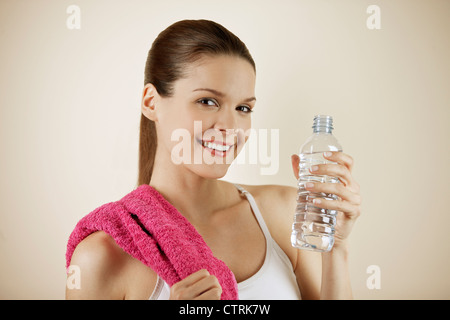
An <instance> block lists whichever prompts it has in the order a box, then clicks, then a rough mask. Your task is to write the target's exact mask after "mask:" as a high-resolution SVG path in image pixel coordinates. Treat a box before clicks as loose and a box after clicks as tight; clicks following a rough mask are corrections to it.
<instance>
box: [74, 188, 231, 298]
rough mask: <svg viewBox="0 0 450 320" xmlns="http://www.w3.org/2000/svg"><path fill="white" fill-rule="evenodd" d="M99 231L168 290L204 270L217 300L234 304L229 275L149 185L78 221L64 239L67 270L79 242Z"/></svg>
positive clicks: (195, 232)
mask: <svg viewBox="0 0 450 320" xmlns="http://www.w3.org/2000/svg"><path fill="white" fill-rule="evenodd" d="M99 230H102V231H104V232H106V233H107V234H109V235H110V236H111V237H113V238H114V240H115V241H116V243H117V244H118V245H119V246H120V247H121V248H122V249H123V250H125V251H126V252H127V253H128V254H130V255H131V256H133V257H134V258H136V259H138V260H140V261H142V262H143V263H144V264H145V265H147V266H149V267H150V268H152V270H154V271H155V272H156V273H157V274H158V275H159V276H160V277H161V278H162V279H163V280H164V281H166V282H167V284H168V285H169V286H172V285H173V284H175V283H176V282H178V281H180V280H182V279H184V278H185V277H187V276H188V275H190V274H192V273H194V272H196V271H198V270H200V269H206V270H208V271H209V273H210V274H212V275H214V276H216V277H217V279H218V280H219V283H220V285H221V286H222V296H221V299H222V300H232V299H238V290H237V283H236V279H235V277H234V274H233V273H232V272H231V270H230V269H229V268H228V267H227V266H226V264H225V263H224V262H223V261H221V260H219V259H217V258H216V257H214V255H213V253H212V251H211V249H210V248H209V247H208V246H207V245H206V243H205V241H204V240H203V238H202V237H201V235H200V234H199V233H198V232H197V230H195V228H194V226H193V225H192V224H190V223H189V221H188V220H187V219H186V218H185V217H183V216H182V215H181V214H180V213H179V212H178V210H177V209H176V208H175V207H174V206H172V205H171V204H170V203H169V202H168V201H167V200H166V199H165V198H164V197H163V196H162V195H161V194H160V193H159V192H158V191H157V190H156V189H154V188H153V187H151V186H149V185H146V184H144V185H141V186H139V187H138V188H137V189H135V190H134V191H132V192H130V193H129V194H127V195H126V196H125V197H123V198H122V199H121V200H119V201H116V202H111V203H107V204H105V205H103V206H101V207H99V208H97V209H95V210H94V211H92V212H91V213H90V214H88V215H86V216H85V217H84V218H82V219H81V220H80V221H79V222H78V224H77V225H76V227H75V229H74V230H73V232H72V234H71V235H70V237H69V242H68V244H67V252H66V267H68V266H69V265H70V260H71V258H72V254H73V251H74V250H75V247H76V246H77V245H78V243H80V241H82V240H83V239H84V238H86V237H87V236H88V235H90V234H91V233H93V232H95V231H99Z"/></svg>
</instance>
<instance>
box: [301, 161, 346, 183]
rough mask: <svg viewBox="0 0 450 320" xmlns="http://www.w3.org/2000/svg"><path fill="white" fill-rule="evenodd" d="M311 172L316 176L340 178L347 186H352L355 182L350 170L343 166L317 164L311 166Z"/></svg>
mask: <svg viewBox="0 0 450 320" xmlns="http://www.w3.org/2000/svg"><path fill="white" fill-rule="evenodd" d="M309 171H310V172H311V173H312V174H315V175H327V176H331V177H336V178H339V180H341V182H342V183H343V184H344V185H345V186H348V185H350V184H351V183H352V180H353V177H352V175H351V173H350V170H349V169H348V168H347V167H346V166H343V165H341V164H331V163H327V164H317V165H313V166H311V167H310V168H309Z"/></svg>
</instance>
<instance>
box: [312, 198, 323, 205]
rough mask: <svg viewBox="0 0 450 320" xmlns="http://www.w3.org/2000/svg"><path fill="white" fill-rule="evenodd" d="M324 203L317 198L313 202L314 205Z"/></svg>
mask: <svg viewBox="0 0 450 320" xmlns="http://www.w3.org/2000/svg"><path fill="white" fill-rule="evenodd" d="M321 202H322V201H320V199H317V198H315V199H314V200H313V203H314V204H320V203H321Z"/></svg>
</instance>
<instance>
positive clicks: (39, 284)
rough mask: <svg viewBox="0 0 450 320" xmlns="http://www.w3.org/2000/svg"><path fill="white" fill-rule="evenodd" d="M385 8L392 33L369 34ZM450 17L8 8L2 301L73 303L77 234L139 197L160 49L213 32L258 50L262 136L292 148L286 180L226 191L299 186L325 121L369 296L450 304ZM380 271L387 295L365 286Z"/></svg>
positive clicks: (141, 5)
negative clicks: (219, 27)
mask: <svg viewBox="0 0 450 320" xmlns="http://www.w3.org/2000/svg"><path fill="white" fill-rule="evenodd" d="M71 4H76V5H78V6H79V7H80V9H81V29H80V30H69V29H68V28H67V27H66V19H67V18H68V14H67V13H66V9H67V7H68V6H69V5H71ZM371 4H376V5H379V6H380V8H381V30H369V29H368V28H367V27H366V19H367V18H368V17H369V14H367V13H366V9H367V7H368V6H369V5H371ZM449 15H450V1H446V0H441V1H439V0H429V1H423V0H420V1H417V0H401V1H400V0H389V1H379V0H373V1H363V0H353V1H348V0H347V1H343V0H341V1H322V0H309V1H299V0H295V1H285V0H283V1H261V0H257V1H241V0H232V1H230V0H228V1H206V0H205V1H173V0H165V1H149V0H146V1H144V0H142V1H137V0H135V1H131V2H130V1H125V0H122V1H106V0H104V1H99V0H95V1H94V0H89V1H88V0H71V1H64V0H61V1H50V0H47V1H44V0H40V1H32V0H28V1H24V0H21V1H16V0H2V1H0V46H1V49H0V88H1V94H0V112H1V113H0V150H1V157H0V170H1V171H0V298H2V299H63V298H64V290H65V268H64V263H65V258H64V254H65V247H66V241H67V238H68V236H69V233H70V232H71V230H72V229H73V227H74V225H75V223H76V222H77V221H78V220H79V219H80V218H81V217H82V216H84V215H85V214H87V213H89V212H90V211H92V210H93V209H95V208H96V207H98V206H100V205H101V204H103V203H106V202H109V201H113V200H117V199H119V198H120V197H121V196H123V195H125V194H126V193H128V192H129V191H131V190H132V189H133V188H134V187H135V183H136V175H137V146H138V144H137V141H138V125H139V118H140V117H139V113H140V95H141V91H142V83H143V69H144V64H145V59H146V55H147V51H148V49H149V48H150V45H151V43H152V41H153V40H154V38H155V37H156V36H157V34H158V33H159V32H160V31H162V30H163V29H164V28H166V27H167V26H168V25H170V24H171V23H173V22H175V21H177V20H181V19H186V18H195V19H197V18H207V19H212V20H215V21H217V22H219V23H221V24H223V25H224V26H225V27H227V28H229V29H230V30H231V31H232V32H234V33H236V34H237V35H238V36H239V37H240V38H241V39H242V40H243V41H244V42H245V43H246V44H247V46H248V47H249V49H250V51H251V53H252V54H253V56H254V59H255V61H256V64H257V92H256V96H257V98H258V103H257V108H256V109H255V110H256V111H255V113H254V114H253V125H254V127H255V128H256V129H258V128H267V129H279V134H280V145H279V159H278V161H279V170H278V173H277V174H276V175H261V174H260V170H259V169H260V167H261V166H262V165H246V166H242V165H240V166H234V165H233V167H232V168H231V169H230V171H229V173H228V174H227V176H226V177H225V178H226V179H227V180H229V181H234V182H241V183H248V184H266V183H274V184H284V185H292V186H295V179H294V178H293V174H292V170H291V166H290V155H291V154H292V153H295V152H297V150H298V148H299V147H300V145H301V144H302V143H303V141H304V140H305V139H306V138H307V137H308V136H309V135H310V133H311V122H312V118H313V116H314V115H315V114H319V113H325V114H331V115H333V116H334V118H335V128H336V129H335V132H334V133H335V135H336V137H338V139H339V140H340V142H341V144H342V145H343V147H344V151H345V152H347V153H349V154H350V155H352V156H353V157H354V159H355V162H356V166H355V169H354V176H355V178H356V180H357V181H358V182H359V183H360V184H361V186H362V195H363V200H364V203H363V215H362V216H361V217H360V219H359V221H358V222H357V224H356V226H355V229H354V232H353V233H352V235H351V250H352V251H351V260H350V268H351V270H350V271H351V275H352V276H351V278H352V284H353V288H354V295H355V297H356V298H358V299H422V298H423V299H435V298H437V299H449V298H450V276H449V272H448V271H449V270H450V256H449V252H450V250H449V249H450V241H449V240H450V235H449V232H448V230H449V229H448V228H449V225H450V215H449V213H450V212H449V208H448V206H449V202H448V191H449V188H448V181H450V169H449V163H450V151H449V150H450V149H449V143H448V139H449V137H450V129H449V126H448V121H449V119H450V105H449V101H450V90H449V89H450V88H449V84H450V59H449V57H450V37H449V34H450V20H449V18H448V17H449ZM273 161H276V160H275V159H273ZM370 265H377V266H379V267H380V270H381V289H373V290H370V289H368V288H367V286H366V280H367V278H368V277H369V274H367V273H366V269H367V267H368V266H370Z"/></svg>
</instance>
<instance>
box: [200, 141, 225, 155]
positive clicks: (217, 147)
mask: <svg viewBox="0 0 450 320" xmlns="http://www.w3.org/2000/svg"><path fill="white" fill-rule="evenodd" d="M203 146H205V147H207V148H210V149H214V150H218V151H222V152H225V151H228V150H230V148H231V146H225V145H222V144H215V143H212V142H205V141H203Z"/></svg>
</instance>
